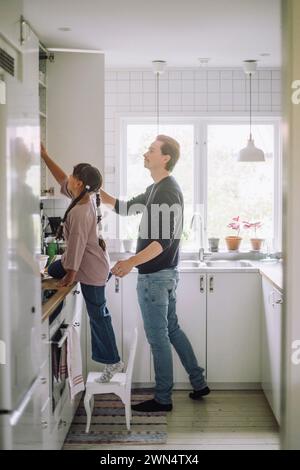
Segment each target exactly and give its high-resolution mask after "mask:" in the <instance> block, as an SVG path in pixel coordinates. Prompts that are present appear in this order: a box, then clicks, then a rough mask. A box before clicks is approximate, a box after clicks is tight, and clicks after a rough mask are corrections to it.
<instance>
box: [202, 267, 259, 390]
mask: <svg viewBox="0 0 300 470" xmlns="http://www.w3.org/2000/svg"><path fill="white" fill-rule="evenodd" d="M260 315H261V285H260V275H259V274H258V273H249V272H248V273H229V272H227V273H208V274H207V379H208V382H209V384H210V385H211V386H212V387H218V386H222V387H224V386H225V387H226V388H232V387H235V386H236V387H238V388H240V387H241V386H242V387H245V386H247V384H248V385H249V386H250V387H258V386H259V384H260V381H261V370H260V345H261V335H260V331H261V328H260V324H261V321H260ZM226 384H228V385H226Z"/></svg>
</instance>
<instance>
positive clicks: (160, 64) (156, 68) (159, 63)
mask: <svg viewBox="0 0 300 470" xmlns="http://www.w3.org/2000/svg"><path fill="white" fill-rule="evenodd" d="M166 64H167V63H166V62H165V61H164V60H153V61H152V66H153V72H154V73H155V76H156V124H157V135H158V134H159V77H160V75H162V74H163V73H164V71H165V68H166Z"/></svg>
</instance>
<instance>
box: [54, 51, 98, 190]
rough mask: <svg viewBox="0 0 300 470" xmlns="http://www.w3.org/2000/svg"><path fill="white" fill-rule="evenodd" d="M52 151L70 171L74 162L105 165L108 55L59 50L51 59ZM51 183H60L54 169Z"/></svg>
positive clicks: (55, 158) (67, 172) (57, 161)
mask: <svg viewBox="0 0 300 470" xmlns="http://www.w3.org/2000/svg"><path fill="white" fill-rule="evenodd" d="M47 144H48V151H49V154H50V155H51V156H53V158H54V160H55V162H56V163H58V165H60V166H61V167H62V169H63V170H64V171H65V173H66V174H70V173H72V171H73V167H74V165H76V164H77V163H81V162H87V163H90V164H91V165H93V166H96V167H97V168H99V170H100V171H103V169H104V55H103V54H101V53H99V54H98V53H95V54H88V53H84V52H78V53H77V52H55V53H54V61H52V62H48V63H47ZM47 184H48V186H51V187H52V186H53V187H54V191H55V196H60V187H59V186H58V184H57V182H56V181H55V180H54V178H53V177H52V175H51V174H50V172H48V175H47Z"/></svg>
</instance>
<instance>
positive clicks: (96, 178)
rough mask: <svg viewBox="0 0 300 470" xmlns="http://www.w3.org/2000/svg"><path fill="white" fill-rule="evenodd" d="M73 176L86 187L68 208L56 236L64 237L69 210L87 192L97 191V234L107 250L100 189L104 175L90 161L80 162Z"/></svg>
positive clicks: (103, 247)
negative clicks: (103, 230) (102, 223)
mask: <svg viewBox="0 0 300 470" xmlns="http://www.w3.org/2000/svg"><path fill="white" fill-rule="evenodd" d="M73 176H74V178H77V179H78V180H80V181H82V183H83V184H84V188H83V190H82V191H81V193H80V194H79V196H77V197H76V198H75V199H73V200H72V202H71V204H70V205H69V207H68V208H67V210H66V212H65V215H64V217H63V219H62V221H61V223H60V226H59V227H58V230H57V233H56V238H57V239H61V238H63V227H64V223H65V221H66V220H67V216H68V214H69V212H70V211H71V210H72V209H73V207H75V206H76V204H77V203H78V202H79V201H80V200H81V199H82V198H83V196H84V195H85V194H87V193H96V206H97V235H98V240H99V245H100V246H101V248H102V250H103V251H105V250H106V244H105V241H104V240H103V237H102V226H101V220H102V214H101V207H100V206H101V199H100V192H99V189H100V188H101V186H102V175H101V173H100V171H99V170H98V169H97V168H95V167H94V166H92V165H90V164H89V163H79V164H78V165H76V166H74V169H73Z"/></svg>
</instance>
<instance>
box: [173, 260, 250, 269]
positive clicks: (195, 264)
mask: <svg viewBox="0 0 300 470" xmlns="http://www.w3.org/2000/svg"><path fill="white" fill-rule="evenodd" d="M252 267H253V265H252V264H251V262H250V261H246V260H227V259H216V260H212V261H209V260H207V261H203V262H201V261H197V260H194V259H184V260H181V261H180V264H179V268H181V269H192V268H194V269H197V268H198V269H199V268H252Z"/></svg>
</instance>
